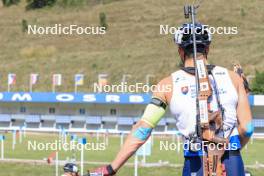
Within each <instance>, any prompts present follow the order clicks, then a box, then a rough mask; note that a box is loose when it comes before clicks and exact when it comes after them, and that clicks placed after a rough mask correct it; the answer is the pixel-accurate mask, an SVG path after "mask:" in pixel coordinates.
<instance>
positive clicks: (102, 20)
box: [99, 12, 108, 30]
mask: <svg viewBox="0 0 264 176" xmlns="http://www.w3.org/2000/svg"><path fill="white" fill-rule="evenodd" d="M99 19H100V26H101V27H105V29H106V30H107V28H108V24H107V21H106V14H105V13H104V12H101V13H100V15H99Z"/></svg>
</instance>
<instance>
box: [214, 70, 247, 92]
mask: <svg viewBox="0 0 264 176" xmlns="http://www.w3.org/2000/svg"><path fill="white" fill-rule="evenodd" d="M215 70H216V73H215V74H217V73H219V74H220V73H221V72H223V73H224V72H225V73H226V74H228V75H229V77H230V79H231V80H232V83H233V85H234V86H235V88H236V89H237V88H238V86H239V85H240V84H243V83H242V82H243V81H242V79H241V77H240V76H239V75H238V74H237V73H235V72H234V71H233V70H229V69H227V68H225V67H221V66H216V67H215Z"/></svg>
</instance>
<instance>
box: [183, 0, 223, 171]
mask: <svg viewBox="0 0 264 176" xmlns="http://www.w3.org/2000/svg"><path fill="white" fill-rule="evenodd" d="M199 6H200V3H199V4H198V5H196V4H194V3H193V4H192V5H187V6H184V16H185V18H189V17H190V16H191V21H192V37H193V55H194V57H193V61H194V68H195V84H196V110H197V114H196V128H195V133H194V134H193V135H192V136H191V141H190V146H191V147H190V149H191V150H192V149H193V148H194V147H193V145H195V144H197V143H201V142H204V143H205V144H208V145H207V146H209V145H210V144H212V143H213V144H220V146H222V147H221V148H220V149H219V148H216V147H214V149H212V148H211V147H204V148H203V173H204V176H223V175H224V170H223V168H222V163H221V158H222V156H223V154H224V152H225V150H224V147H223V146H224V144H227V143H228V140H227V138H224V136H222V137H220V136H217V135H216V132H217V131H219V130H222V126H223V118H222V116H223V113H222V112H221V111H218V112H215V113H209V109H208V105H209V102H208V99H209V98H210V97H211V96H212V87H211V85H210V81H209V76H208V71H207V67H206V65H205V60H204V59H203V58H197V45H196V29H195V25H196V10H197V9H198V8H199ZM202 146H203V145H202Z"/></svg>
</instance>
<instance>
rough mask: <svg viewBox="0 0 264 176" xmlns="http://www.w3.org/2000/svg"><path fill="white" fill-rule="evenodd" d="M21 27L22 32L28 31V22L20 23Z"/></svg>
mask: <svg viewBox="0 0 264 176" xmlns="http://www.w3.org/2000/svg"><path fill="white" fill-rule="evenodd" d="M21 25H22V32H27V30H28V22H27V20H25V19H23V20H22V22H21Z"/></svg>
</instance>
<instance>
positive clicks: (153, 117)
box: [142, 104, 165, 128]
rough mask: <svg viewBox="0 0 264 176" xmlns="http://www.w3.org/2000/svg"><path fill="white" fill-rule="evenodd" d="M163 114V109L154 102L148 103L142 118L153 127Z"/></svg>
mask: <svg viewBox="0 0 264 176" xmlns="http://www.w3.org/2000/svg"><path fill="white" fill-rule="evenodd" d="M164 114H165V109H164V108H162V107H159V106H157V105H154V104H149V105H148V106H147V107H146V109H145V112H144V114H143V116H142V120H143V121H145V122H146V123H147V124H149V125H150V126H151V127H152V128H155V127H156V126H157V124H158V123H159V121H160V119H161V118H162V117H163V115H164Z"/></svg>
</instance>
